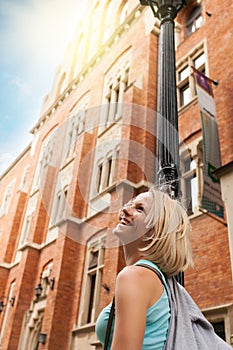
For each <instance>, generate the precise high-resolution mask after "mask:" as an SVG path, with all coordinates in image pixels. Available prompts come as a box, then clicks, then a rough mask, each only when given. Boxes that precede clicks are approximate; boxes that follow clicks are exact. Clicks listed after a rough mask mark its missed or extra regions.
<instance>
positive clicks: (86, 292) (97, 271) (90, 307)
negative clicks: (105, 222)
mask: <svg viewBox="0 0 233 350" xmlns="http://www.w3.org/2000/svg"><path fill="white" fill-rule="evenodd" d="M105 241H106V237H105V236H102V237H100V238H99V239H98V240H95V241H93V242H91V243H89V244H88V246H87V253H86V264H85V271H84V283H83V290H82V299H81V312H80V317H79V325H83V324H87V323H93V322H95V321H96V318H97V316H98V314H99V300H100V293H101V285H102V275H103V268H104V252H105Z"/></svg>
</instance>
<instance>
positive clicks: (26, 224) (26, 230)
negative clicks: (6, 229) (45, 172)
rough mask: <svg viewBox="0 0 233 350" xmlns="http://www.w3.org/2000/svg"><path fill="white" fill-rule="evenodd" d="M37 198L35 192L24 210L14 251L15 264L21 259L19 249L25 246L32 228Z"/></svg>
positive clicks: (37, 195)
mask: <svg viewBox="0 0 233 350" xmlns="http://www.w3.org/2000/svg"><path fill="white" fill-rule="evenodd" d="M38 197H39V194H38V192H37V193H35V194H34V195H33V196H31V197H30V198H29V200H28V203H27V210H26V214H25V217H24V221H23V225H22V229H21V233H20V238H19V243H18V249H17V251H16V256H15V262H18V261H20V258H21V252H20V248H21V246H22V245H23V244H25V243H26V242H27V241H28V238H29V235H30V231H31V228H32V222H33V217H34V213H35V211H36V207H37V202H38Z"/></svg>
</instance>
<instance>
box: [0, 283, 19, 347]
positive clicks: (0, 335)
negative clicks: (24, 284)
mask: <svg viewBox="0 0 233 350" xmlns="http://www.w3.org/2000/svg"><path fill="white" fill-rule="evenodd" d="M15 283H16V282H15V281H13V282H12V283H11V285H10V290H9V294H8V298H7V300H8V302H7V303H6V306H5V311H4V316H3V322H2V327H1V330H0V343H1V340H2V339H3V336H4V332H5V330H6V326H7V321H8V317H9V313H10V308H11V307H12V306H11V304H10V303H9V301H10V300H12V298H14V297H15V291H14V290H15Z"/></svg>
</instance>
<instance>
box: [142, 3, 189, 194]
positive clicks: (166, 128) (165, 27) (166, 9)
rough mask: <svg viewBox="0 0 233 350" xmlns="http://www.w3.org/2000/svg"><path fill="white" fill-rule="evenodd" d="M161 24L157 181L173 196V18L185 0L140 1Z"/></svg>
mask: <svg viewBox="0 0 233 350" xmlns="http://www.w3.org/2000/svg"><path fill="white" fill-rule="evenodd" d="M140 3H141V4H142V5H148V6H150V7H151V9H152V11H153V13H154V16H155V17H157V18H158V19H159V20H160V21H161V23H160V36H159V49H158V89H157V131H156V135H157V146H156V158H157V161H158V169H157V181H158V183H159V186H160V188H161V189H163V190H164V191H166V192H167V193H168V194H169V195H170V196H171V197H172V198H178V199H179V198H180V197H181V193H180V181H179V178H180V157H179V137H178V111H177V95H176V64H175V40H174V19H175V18H176V15H177V12H178V11H179V10H180V9H181V8H182V7H183V6H184V5H185V4H186V1H185V0H158V1H156V0H140Z"/></svg>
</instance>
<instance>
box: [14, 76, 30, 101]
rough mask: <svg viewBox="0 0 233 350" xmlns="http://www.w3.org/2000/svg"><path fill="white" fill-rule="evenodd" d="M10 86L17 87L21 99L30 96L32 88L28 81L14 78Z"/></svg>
mask: <svg viewBox="0 0 233 350" xmlns="http://www.w3.org/2000/svg"><path fill="white" fill-rule="evenodd" d="M10 84H11V85H13V86H16V88H17V90H18V94H19V97H20V98H24V97H27V96H28V95H29V94H30V91H31V90H30V86H29V84H28V83H27V82H26V81H23V80H22V79H20V78H19V77H17V76H16V77H14V78H13V79H12V80H11V81H10Z"/></svg>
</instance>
